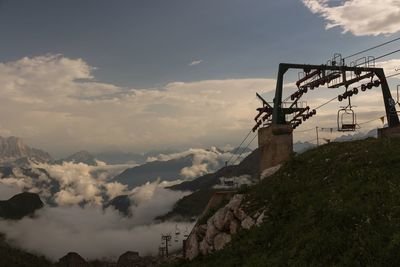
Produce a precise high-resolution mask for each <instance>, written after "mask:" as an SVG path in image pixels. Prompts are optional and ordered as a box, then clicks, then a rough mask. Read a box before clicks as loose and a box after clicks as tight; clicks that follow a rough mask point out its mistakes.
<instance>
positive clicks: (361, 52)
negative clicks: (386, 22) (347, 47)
mask: <svg viewBox="0 0 400 267" xmlns="http://www.w3.org/2000/svg"><path fill="white" fill-rule="evenodd" d="M399 40H400V37H399V38H396V39H393V40H390V41H387V42H384V43H382V44H379V45H376V46H373V47H371V48H368V49H365V50H362V51H360V52H357V53H354V54H352V55H350V56H347V57H344V58H343V59H347V58H350V57H354V56H357V55H360V54H363V53H365V52H368V51H371V50H373V49H376V48H379V47H382V46H384V45H387V44H390V43H393V42H396V41H399Z"/></svg>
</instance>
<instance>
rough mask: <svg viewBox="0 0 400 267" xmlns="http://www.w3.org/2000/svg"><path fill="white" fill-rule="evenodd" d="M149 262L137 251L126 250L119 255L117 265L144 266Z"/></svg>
mask: <svg viewBox="0 0 400 267" xmlns="http://www.w3.org/2000/svg"><path fill="white" fill-rule="evenodd" d="M146 266H149V263H148V262H147V261H146V260H145V259H143V258H142V257H140V256H139V253H138V252H135V251H127V252H125V253H124V254H122V255H121V256H119V259H118V262H117V267H146Z"/></svg>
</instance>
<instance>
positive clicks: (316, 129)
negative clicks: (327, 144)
mask: <svg viewBox="0 0 400 267" xmlns="http://www.w3.org/2000/svg"><path fill="white" fill-rule="evenodd" d="M315 131H316V132H317V146H319V137H318V126H316V127H315Z"/></svg>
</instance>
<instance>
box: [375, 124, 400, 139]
mask: <svg viewBox="0 0 400 267" xmlns="http://www.w3.org/2000/svg"><path fill="white" fill-rule="evenodd" d="M381 137H400V126H395V127H390V128H389V127H387V128H381V129H378V138H381Z"/></svg>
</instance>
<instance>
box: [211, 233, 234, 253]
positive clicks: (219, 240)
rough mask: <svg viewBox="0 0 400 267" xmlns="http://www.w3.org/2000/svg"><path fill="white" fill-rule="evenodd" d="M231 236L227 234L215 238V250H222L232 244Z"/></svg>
mask: <svg viewBox="0 0 400 267" xmlns="http://www.w3.org/2000/svg"><path fill="white" fill-rule="evenodd" d="M231 240H232V238H231V235H228V234H226V233H220V234H218V235H217V236H216V237H215V238H214V249H215V250H221V249H223V248H224V247H225V245H226V244H228V243H229V242H231Z"/></svg>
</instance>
